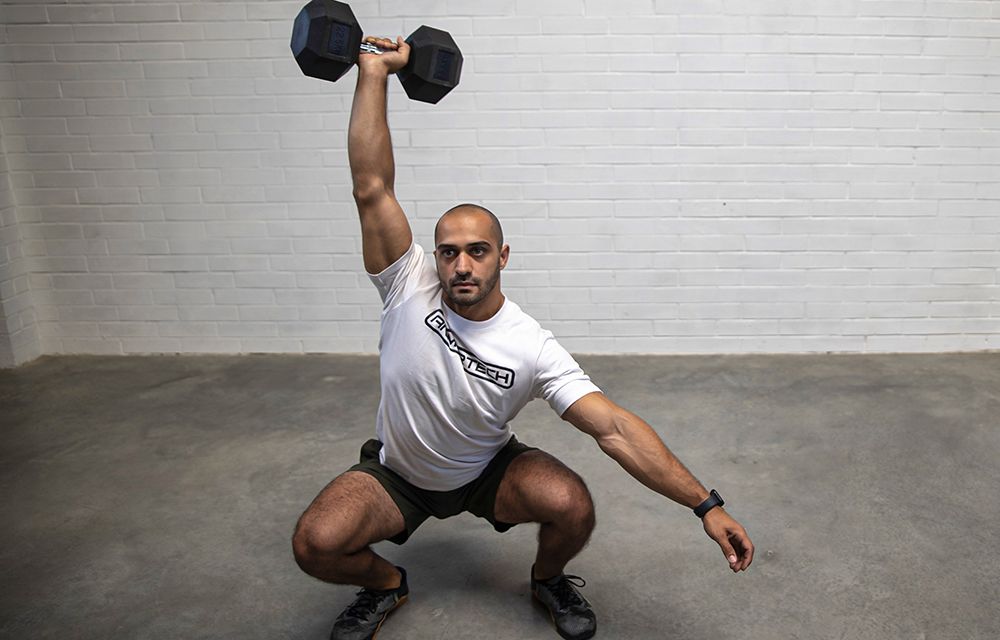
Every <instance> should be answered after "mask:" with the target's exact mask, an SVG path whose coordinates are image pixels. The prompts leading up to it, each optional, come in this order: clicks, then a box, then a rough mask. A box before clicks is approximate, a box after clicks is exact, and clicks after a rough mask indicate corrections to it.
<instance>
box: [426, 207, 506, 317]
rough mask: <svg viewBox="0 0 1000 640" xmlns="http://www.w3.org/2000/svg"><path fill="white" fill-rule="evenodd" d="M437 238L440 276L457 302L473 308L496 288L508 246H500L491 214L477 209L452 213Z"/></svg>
mask: <svg viewBox="0 0 1000 640" xmlns="http://www.w3.org/2000/svg"><path fill="white" fill-rule="evenodd" d="M436 241H437V244H436V247H435V250H434V256H435V258H436V261H437V272H438V278H439V279H440V280H441V287H442V289H443V290H444V294H445V296H447V298H448V299H449V300H450V301H451V302H452V303H453V304H454V305H456V306H461V307H471V306H472V305H475V304H477V303H479V302H481V301H482V300H484V299H485V298H486V297H487V296H488V295H489V294H490V293H491V292H492V291H493V290H494V289H495V288H496V286H497V282H498V281H499V280H500V271H501V269H503V268H504V267H505V266H507V256H508V253H509V248H508V247H507V246H506V245H505V246H504V247H503V249H502V250H501V249H499V248H498V247H497V239H496V237H495V236H494V233H493V228H492V226H491V223H490V218H489V216H487V215H485V214H483V213H480V212H476V211H457V212H453V213H450V214H448V215H446V216H445V217H443V218H442V219H441V221H440V223H439V224H438V234H437V238H436Z"/></svg>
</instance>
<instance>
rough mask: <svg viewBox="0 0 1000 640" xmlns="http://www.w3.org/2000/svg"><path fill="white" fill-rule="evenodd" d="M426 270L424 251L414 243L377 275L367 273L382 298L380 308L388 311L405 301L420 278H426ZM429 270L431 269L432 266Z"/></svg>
mask: <svg viewBox="0 0 1000 640" xmlns="http://www.w3.org/2000/svg"><path fill="white" fill-rule="evenodd" d="M427 268H428V263H427V256H426V255H424V250H423V249H422V248H421V246H420V245H419V244H417V243H416V242H411V243H410V248H409V249H407V250H406V253H404V254H403V255H401V256H400V257H399V258H398V259H397V260H396V261H395V262H393V263H392V264H390V265H389V266H388V267H386V268H385V269H383V270H382V271H381V272H379V273H369V274H368V278H369V279H370V280H371V281H372V284H374V285H375V288H376V289H378V294H379V296H380V297H381V298H382V308H383V309H384V310H388V309H390V308H392V307H394V306H396V305H398V304H400V303H401V302H403V301H404V300H406V298H408V297H409V295H410V294H411V293H412V292H413V291H414V290H415V289H416V287H417V286H418V284H419V281H420V280H421V277H424V278H426V277H427V274H426V271H427ZM430 268H431V269H433V266H431V267H430ZM435 277H436V276H435Z"/></svg>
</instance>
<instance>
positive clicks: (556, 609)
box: [531, 567, 597, 640]
mask: <svg viewBox="0 0 1000 640" xmlns="http://www.w3.org/2000/svg"><path fill="white" fill-rule="evenodd" d="M586 584H587V581H586V580H584V579H583V578H581V577H580V576H568V575H566V574H563V575H559V576H556V577H555V578H551V579H549V580H544V581H543V580H535V578H534V567H532V577H531V595H533V596H534V597H535V600H537V601H538V602H540V603H541V604H542V605H544V606H545V608H546V609H548V610H549V616H551V617H552V622H554V623H555V625H556V631H558V632H559V635H561V636H562V637H563V638H566V640H586V638H593V637H594V634H595V633H597V616H595V615H594V611H593V610H592V609H591V608H590V603H589V602H587V599H586V598H584V597H583V596H582V595H580V592H579V591H577V590H576V588H575V587H583V586H586Z"/></svg>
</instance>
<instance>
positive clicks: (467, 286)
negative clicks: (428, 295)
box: [451, 282, 476, 289]
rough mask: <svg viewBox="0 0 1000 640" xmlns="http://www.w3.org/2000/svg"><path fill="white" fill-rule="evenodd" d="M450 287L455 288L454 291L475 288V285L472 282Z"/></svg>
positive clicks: (459, 283)
mask: <svg viewBox="0 0 1000 640" xmlns="http://www.w3.org/2000/svg"><path fill="white" fill-rule="evenodd" d="M451 286H452V288H455V289H464V288H472V287H474V286H476V283H474V282H456V283H455V284H453V285H451Z"/></svg>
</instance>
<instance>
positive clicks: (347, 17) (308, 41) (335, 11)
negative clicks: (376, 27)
mask: <svg viewBox="0 0 1000 640" xmlns="http://www.w3.org/2000/svg"><path fill="white" fill-rule="evenodd" d="M361 36H362V32H361V25H359V24H358V20H357V18H355V17H354V12H353V11H351V8H350V7H349V6H347V5H346V4H344V3H343V2H336V1H335V0H312V2H310V3H309V4H307V5H306V6H304V7H302V10H301V11H299V15H297V16H296V17H295V26H294V27H293V28H292V44H291V46H292V55H294V56H295V61H296V62H298V63H299V68H300V69H302V73H304V74H306V75H307V76H312V77H313V78H320V79H322V80H329V81H330V82H333V81H335V80H337V79H338V78H340V77H341V76H342V75H344V74H345V73H347V72H348V70H350V68H351V67H352V66H354V63H355V62H357V60H358V47H360V46H361Z"/></svg>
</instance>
